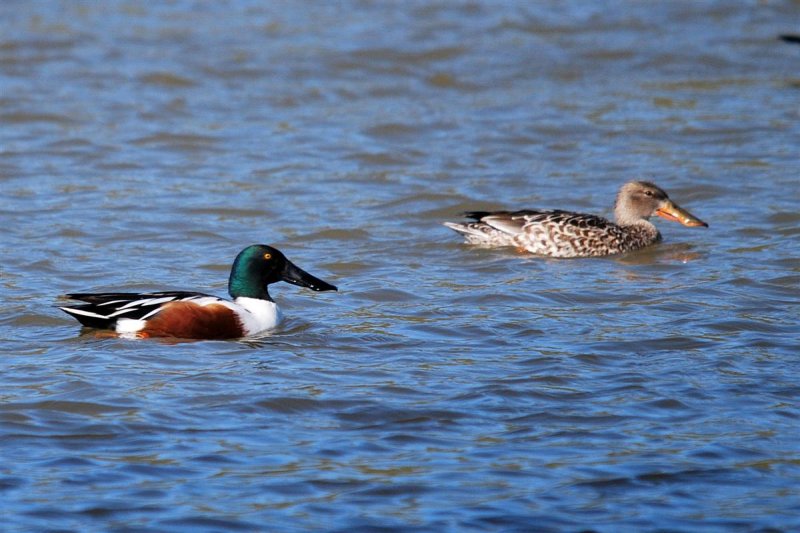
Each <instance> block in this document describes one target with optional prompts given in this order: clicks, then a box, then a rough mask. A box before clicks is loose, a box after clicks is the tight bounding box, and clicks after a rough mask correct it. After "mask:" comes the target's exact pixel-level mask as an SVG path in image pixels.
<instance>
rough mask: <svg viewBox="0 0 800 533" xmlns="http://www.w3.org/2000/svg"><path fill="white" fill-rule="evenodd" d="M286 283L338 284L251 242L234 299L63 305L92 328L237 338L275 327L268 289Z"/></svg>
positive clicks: (231, 288) (241, 258)
mask: <svg viewBox="0 0 800 533" xmlns="http://www.w3.org/2000/svg"><path fill="white" fill-rule="evenodd" d="M278 281H286V282H288V283H291V284H293V285H300V286H301V287H308V288H309V289H312V290H315V291H335V290H336V287H335V286H333V285H331V284H330V283H327V282H325V281H322V280H321V279H319V278H316V277H314V276H312V275H311V274H309V273H308V272H305V271H304V270H302V269H300V268H299V267H297V266H296V265H295V264H294V263H292V262H291V261H289V260H288V259H287V258H286V256H285V255H283V254H282V253H281V252H280V251H279V250H276V249H275V248H273V247H271V246H266V245H264V244H254V245H252V246H248V247H247V248H245V249H244V250H242V251H241V252H239V255H237V256H236V259H235V260H234V262H233V266H232V267H231V275H230V278H229V279H228V292H229V293H230V295H231V297H232V298H233V301H232V302H231V301H229V300H224V299H222V298H217V297H216V296H210V295H208V294H203V293H199V292H185V291H172V292H152V293H130V292H106V293H73V294H68V295H67V297H68V298H71V299H73V300H80V301H82V302H86V303H84V304H77V305H71V306H63V307H59V308H60V309H61V310H63V311H65V312H66V313H69V314H70V315H72V316H73V317H75V318H76V319H77V320H78V321H79V322H80V323H81V324H83V325H84V326H88V327H91V328H100V329H112V330H115V331H116V332H117V333H118V334H120V335H123V336H129V337H175V338H182V339H233V338H239V337H246V336H249V335H255V334H256V333H260V332H262V331H264V330H268V329H271V328H274V327H275V326H276V325H277V324H278V322H279V321H280V318H281V313H280V310H279V309H278V306H277V304H276V303H275V302H274V301H273V300H272V298H271V297H270V295H269V292H268V291H267V289H268V286H269V285H270V284H271V283H275V282H278Z"/></svg>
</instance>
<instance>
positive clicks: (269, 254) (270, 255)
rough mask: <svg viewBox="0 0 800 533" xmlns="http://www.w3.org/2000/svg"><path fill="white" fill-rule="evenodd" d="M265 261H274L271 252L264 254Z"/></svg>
mask: <svg viewBox="0 0 800 533" xmlns="http://www.w3.org/2000/svg"><path fill="white" fill-rule="evenodd" d="M264 259H266V260H268V261H269V260H270V259H272V254H271V253H269V252H267V253H265V254H264Z"/></svg>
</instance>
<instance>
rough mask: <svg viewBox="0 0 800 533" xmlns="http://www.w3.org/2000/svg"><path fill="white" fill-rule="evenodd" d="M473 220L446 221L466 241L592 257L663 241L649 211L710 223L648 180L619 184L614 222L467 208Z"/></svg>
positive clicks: (539, 212) (554, 254) (557, 213)
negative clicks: (689, 210)
mask: <svg viewBox="0 0 800 533" xmlns="http://www.w3.org/2000/svg"><path fill="white" fill-rule="evenodd" d="M464 215H465V216H466V217H468V218H471V219H474V222H463V223H455V222H445V223H444V225H445V226H447V227H448V228H451V229H453V230H455V231H457V232H458V233H461V234H463V235H464V238H465V239H466V242H467V243H469V244H483V245H487V246H516V247H518V248H522V249H524V250H527V251H528V252H531V253H534V254H539V255H547V256H550V257H592V256H601V255H611V254H619V253H624V252H630V251H633V250H638V249H640V248H644V247H645V246H649V245H651V244H653V243H656V242H658V241H659V240H661V234H660V233H659V232H658V230H657V229H656V227H655V226H654V225H653V224H652V223H651V222H650V221H649V220H648V219H649V218H650V217H651V216H653V215H658V216H660V217H663V218H666V219H667V220H674V221H676V222H680V223H681V224H683V225H684V226H705V227H708V224H706V223H705V222H703V221H702V220H700V219H699V218H697V217H695V216H694V215H692V214H691V213H689V212H688V211H686V210H685V209H682V208H681V207H679V206H678V205H677V204H675V203H674V202H673V201H672V200H670V199H669V196H667V193H666V192H664V191H663V190H661V189H660V188H658V187H657V186H655V185H654V184H652V183H649V182H646V181H631V182H628V183H626V184H625V185H623V186H622V188H620V190H619V193H618V194H617V200H616V203H615V204H614V218H615V220H616V224H615V223H614V222H611V221H609V220H606V219H605V218H603V217H599V216H596V215H587V214H583V213H572V212H569V211H560V210H552V211H543V210H538V209H525V210H521V211H470V212H467V213H464Z"/></svg>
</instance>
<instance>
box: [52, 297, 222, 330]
mask: <svg viewBox="0 0 800 533" xmlns="http://www.w3.org/2000/svg"><path fill="white" fill-rule="evenodd" d="M67 297H68V298H70V299H72V300H79V301H81V302H86V303H83V304H78V305H69V306H59V309H61V310H62V311H64V312H65V313H68V314H70V315H72V316H73V317H75V318H76V319H77V320H78V322H80V323H81V324H83V325H84V326H87V327H90V328H100V329H113V328H114V326H115V324H116V323H117V320H119V319H121V318H129V319H133V320H146V319H148V318H150V317H152V316H153V315H155V314H156V313H158V312H159V311H160V310H161V307H162V306H163V305H165V304H168V303H170V302H178V301H192V300H199V299H201V298H216V297H215V296H210V295H208V294H202V293H198V292H187V291H166V292H151V293H146V294H142V293H134V292H101V293H72V294H67Z"/></svg>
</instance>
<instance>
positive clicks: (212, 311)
mask: <svg viewBox="0 0 800 533" xmlns="http://www.w3.org/2000/svg"><path fill="white" fill-rule="evenodd" d="M139 335H140V336H142V337H177V338H180V339H235V338H237V337H243V336H244V330H243V329H242V325H241V323H240V322H239V319H238V317H237V316H236V314H235V313H234V312H233V311H232V310H231V309H228V308H227V307H225V306H224V305H220V304H211V305H206V306H202V305H197V304H196V303H194V302H170V303H168V304H166V305H164V307H162V308H161V311H160V312H159V313H158V314H157V315H155V316H154V317H153V318H150V319H148V320H147V324H146V325H145V327H144V329H142V330H141V331H140V332H139Z"/></svg>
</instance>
